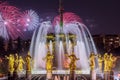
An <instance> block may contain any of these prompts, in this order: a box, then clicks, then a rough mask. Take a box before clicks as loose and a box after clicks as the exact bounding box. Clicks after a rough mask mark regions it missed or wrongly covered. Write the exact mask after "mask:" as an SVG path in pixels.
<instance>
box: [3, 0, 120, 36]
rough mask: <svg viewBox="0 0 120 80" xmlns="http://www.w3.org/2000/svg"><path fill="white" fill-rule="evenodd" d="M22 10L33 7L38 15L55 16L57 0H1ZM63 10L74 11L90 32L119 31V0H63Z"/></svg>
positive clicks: (106, 32)
mask: <svg viewBox="0 0 120 80" xmlns="http://www.w3.org/2000/svg"><path fill="white" fill-rule="evenodd" d="M3 1H8V2H9V3H10V4H11V5H13V6H16V7H18V8H20V9H21V10H22V11H24V10H28V9H33V10H35V11H36V12H37V13H38V14H39V15H40V17H43V16H56V15H57V14H58V1H59V0H3ZM63 3H64V10H65V11H64V12H74V13H76V14H77V15H79V16H80V17H81V18H82V19H83V21H84V23H85V24H86V25H87V26H88V28H89V30H90V32H91V33H92V34H104V33H105V34H115V33H120V3H119V0H63Z"/></svg>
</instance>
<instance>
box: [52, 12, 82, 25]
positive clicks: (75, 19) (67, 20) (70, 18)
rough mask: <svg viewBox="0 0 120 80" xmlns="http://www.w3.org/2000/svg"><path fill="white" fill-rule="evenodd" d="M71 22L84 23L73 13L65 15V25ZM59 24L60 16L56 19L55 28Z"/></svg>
mask: <svg viewBox="0 0 120 80" xmlns="http://www.w3.org/2000/svg"><path fill="white" fill-rule="evenodd" d="M71 22H82V20H81V19H80V17H79V16H77V15H76V14H75V13H71V12H66V13H64V14H63V24H66V23H71ZM57 23H60V15H59V16H56V17H55V18H54V21H53V25H54V26H55V25H56V24H57Z"/></svg>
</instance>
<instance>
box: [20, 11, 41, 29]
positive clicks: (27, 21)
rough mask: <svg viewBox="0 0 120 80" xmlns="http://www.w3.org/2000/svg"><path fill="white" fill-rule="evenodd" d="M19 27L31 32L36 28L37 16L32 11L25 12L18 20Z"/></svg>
mask: <svg viewBox="0 0 120 80" xmlns="http://www.w3.org/2000/svg"><path fill="white" fill-rule="evenodd" d="M19 22H20V25H21V26H22V27H24V28H25V29H26V30H28V31H31V30H34V29H35V28H37V27H38V25H39V16H38V14H37V13H36V12H35V11H33V10H26V11H25V12H23V14H22V15H21V18H20V19H19Z"/></svg>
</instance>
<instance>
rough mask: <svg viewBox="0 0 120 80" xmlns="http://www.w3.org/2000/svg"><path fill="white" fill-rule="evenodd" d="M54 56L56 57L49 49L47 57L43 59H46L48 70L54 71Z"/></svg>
mask: <svg viewBox="0 0 120 80" xmlns="http://www.w3.org/2000/svg"><path fill="white" fill-rule="evenodd" d="M53 58H54V55H53V54H51V53H50V51H48V53H47V55H46V57H45V58H43V60H46V70H47V71H52V66H53Z"/></svg>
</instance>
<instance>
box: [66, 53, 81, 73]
mask: <svg viewBox="0 0 120 80" xmlns="http://www.w3.org/2000/svg"><path fill="white" fill-rule="evenodd" d="M68 57H69V59H70V64H69V67H70V70H71V71H73V70H75V69H76V61H77V60H79V58H77V57H76V55H75V54H74V53H72V54H71V55H69V56H68Z"/></svg>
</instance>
